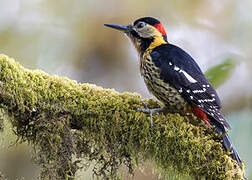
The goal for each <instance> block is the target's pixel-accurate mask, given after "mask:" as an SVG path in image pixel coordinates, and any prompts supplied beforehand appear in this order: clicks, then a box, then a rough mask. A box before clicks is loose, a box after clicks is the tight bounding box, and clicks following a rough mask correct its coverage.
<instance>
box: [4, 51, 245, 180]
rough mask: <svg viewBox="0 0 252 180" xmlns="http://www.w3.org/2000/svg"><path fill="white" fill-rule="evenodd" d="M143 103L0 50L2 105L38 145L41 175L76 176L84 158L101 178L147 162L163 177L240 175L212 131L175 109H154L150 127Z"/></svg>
mask: <svg viewBox="0 0 252 180" xmlns="http://www.w3.org/2000/svg"><path fill="white" fill-rule="evenodd" d="M145 102H146V103H147V104H148V106H149V107H157V106H158V103H157V102H155V101H153V100H146V101H145ZM142 104H143V100H142V98H141V96H140V95H138V94H135V93H127V92H126V93H122V94H120V93H118V92H116V91H115V90H112V89H103V88H101V87H98V86H96V85H91V84H87V83H86V84H79V83H77V82H76V81H73V80H70V79H68V78H63V77H58V76H50V75H48V74H46V73H44V72H42V71H39V70H35V71H31V70H27V69H25V68H23V67H22V66H21V65H19V64H18V63H17V62H15V61H14V60H13V59H11V58H9V57H7V56H5V55H0V107H1V108H4V112H7V113H8V114H9V115H11V116H12V117H13V118H12V120H11V123H12V125H13V128H14V131H15V133H16V134H17V136H18V137H19V139H20V141H21V142H22V141H28V142H29V143H30V144H31V145H32V146H33V147H34V152H35V153H34V161H35V162H36V163H38V164H39V165H40V167H41V174H40V176H41V178H42V179H74V176H75V173H76V171H77V170H79V169H81V168H82V167H81V165H80V162H81V161H83V160H84V161H86V162H92V163H94V164H95V165H94V168H93V173H94V175H95V176H97V177H98V178H103V179H119V178H120V173H119V169H120V167H122V166H126V167H127V168H128V170H129V172H130V173H134V168H135V167H136V166H138V165H139V164H141V163H142V162H145V161H152V162H153V163H154V164H155V166H156V168H157V169H158V170H159V172H160V173H161V174H162V175H163V176H164V177H169V173H170V172H174V173H175V174H177V176H178V177H180V176H181V177H182V176H187V175H188V176H191V177H192V178H202V177H206V178H207V179H242V174H243V170H240V168H239V166H238V165H237V163H236V162H235V161H234V160H233V159H232V158H231V157H230V155H229V153H228V152H226V151H225V150H224V149H223V147H222V145H221V142H220V138H219V137H218V136H217V135H216V134H215V133H214V129H212V128H207V127H205V126H204V125H203V123H201V122H200V121H198V120H197V119H195V117H194V116H192V115H186V113H185V114H183V113H182V114H181V113H180V114H178V113H170V112H166V113H160V115H156V116H155V117H154V127H153V128H150V120H149V117H148V115H146V114H144V113H140V112H137V111H136V109H137V108H139V107H142ZM0 117H1V115H0ZM0 121H1V118H0Z"/></svg>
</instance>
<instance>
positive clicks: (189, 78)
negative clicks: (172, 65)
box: [179, 69, 197, 83]
mask: <svg viewBox="0 0 252 180" xmlns="http://www.w3.org/2000/svg"><path fill="white" fill-rule="evenodd" d="M179 72H182V73H183V74H184V75H185V77H186V79H187V80H188V81H189V82H190V83H196V82H197V81H196V80H195V79H194V78H193V77H192V76H190V75H189V74H188V73H187V72H185V71H183V70H182V69H181V70H180V71H179Z"/></svg>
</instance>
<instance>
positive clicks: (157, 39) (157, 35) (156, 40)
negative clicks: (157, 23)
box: [147, 30, 167, 51]
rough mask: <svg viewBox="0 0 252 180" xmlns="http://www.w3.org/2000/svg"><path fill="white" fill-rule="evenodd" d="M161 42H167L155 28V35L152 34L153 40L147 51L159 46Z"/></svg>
mask: <svg viewBox="0 0 252 180" xmlns="http://www.w3.org/2000/svg"><path fill="white" fill-rule="evenodd" d="M162 44H167V42H166V41H165V40H164V38H163V36H162V34H161V33H160V32H159V31H157V30H156V31H155V35H154V41H153V42H152V43H151V44H150V46H149V47H148V48H147V51H150V50H152V49H154V48H155V47H157V46H160V45H162Z"/></svg>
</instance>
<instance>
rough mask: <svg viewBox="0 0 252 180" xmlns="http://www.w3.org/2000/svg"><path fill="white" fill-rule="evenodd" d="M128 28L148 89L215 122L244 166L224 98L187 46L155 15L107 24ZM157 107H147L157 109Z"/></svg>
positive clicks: (171, 104)
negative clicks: (174, 41)
mask: <svg viewBox="0 0 252 180" xmlns="http://www.w3.org/2000/svg"><path fill="white" fill-rule="evenodd" d="M105 26H107V27H110V28H114V29H117V30H120V31H122V32H124V33H125V34H126V35H127V36H128V37H129V39H130V40H131V42H132V43H133V45H134V46H135V48H136V50H137V52H138V55H139V60H140V63H139V64H140V72H141V75H142V77H143V79H144V82H145V84H146V86H147V88H148V90H149V91H150V92H151V94H153V95H154V96H155V97H156V98H157V99H158V100H159V101H161V102H162V103H163V104H164V106H165V107H175V108H176V109H180V110H181V109H184V107H186V106H188V105H189V106H190V107H191V109H192V112H193V114H194V115H195V116H196V117H198V118H199V119H201V120H202V121H204V122H205V123H206V124H207V125H210V126H215V129H216V132H217V133H218V134H219V135H220V136H221V137H222V140H223V141H222V143H223V146H224V148H225V149H226V150H227V151H230V152H231V156H232V158H233V159H234V160H236V161H237V163H238V164H239V166H240V167H242V161H241V158H240V157H239V155H238V153H237V151H236V149H235V147H234V146H233V145H232V143H231V140H230V138H229V136H228V134H227V132H226V129H230V125H229V124H228V122H227V121H226V119H225V118H224V116H223V114H222V113H221V111H220V109H221V101H220V99H219V97H218V95H217V93H216V91H215V89H214V88H213V86H212V85H211V83H210V82H209V81H208V80H207V79H206V77H205V76H204V74H203V73H202V71H201V69H200V68H199V66H198V64H197V63H196V62H195V61H194V59H193V58H192V57H191V56H190V55H189V54H188V53H186V52H185V51H184V50H183V49H181V48H179V47H178V46H175V45H173V44H170V43H168V41H167V34H166V31H165V29H164V26H163V25H162V24H161V22H160V21H159V20H157V19H155V18H152V17H143V18H140V19H137V20H136V21H135V22H134V23H133V24H129V25H119V24H105ZM160 110H162V108H156V109H152V110H149V109H147V110H143V111H142V112H149V113H150V114H151V116H152V113H153V112H157V111H160Z"/></svg>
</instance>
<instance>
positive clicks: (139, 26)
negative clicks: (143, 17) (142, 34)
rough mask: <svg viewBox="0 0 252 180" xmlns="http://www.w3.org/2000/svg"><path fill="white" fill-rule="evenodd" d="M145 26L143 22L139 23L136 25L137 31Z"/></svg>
mask: <svg viewBox="0 0 252 180" xmlns="http://www.w3.org/2000/svg"><path fill="white" fill-rule="evenodd" d="M145 25H146V24H145V23H144V22H139V23H138V24H137V29H141V28H143V27H144V26H145Z"/></svg>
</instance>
